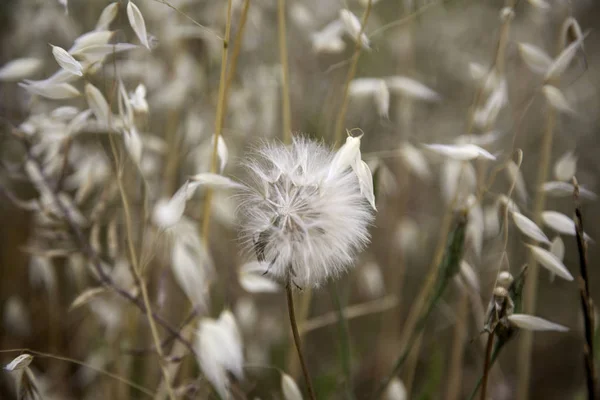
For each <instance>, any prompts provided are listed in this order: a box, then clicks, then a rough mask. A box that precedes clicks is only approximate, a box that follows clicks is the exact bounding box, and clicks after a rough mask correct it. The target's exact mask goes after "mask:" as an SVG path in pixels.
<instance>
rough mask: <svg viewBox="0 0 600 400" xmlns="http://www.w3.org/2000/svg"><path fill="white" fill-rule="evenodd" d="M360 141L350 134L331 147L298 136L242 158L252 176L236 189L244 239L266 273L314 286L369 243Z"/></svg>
mask: <svg viewBox="0 0 600 400" xmlns="http://www.w3.org/2000/svg"><path fill="white" fill-rule="evenodd" d="M359 145H360V139H359V138H353V137H349V138H348V141H347V142H346V144H345V145H344V146H342V148H340V150H338V151H337V152H333V151H332V150H330V149H329V148H327V147H325V146H324V145H322V144H319V143H317V142H314V141H311V140H309V139H306V138H302V137H297V138H295V139H294V141H293V143H292V145H290V146H284V145H281V144H275V145H266V146H265V147H263V148H262V149H260V150H259V151H258V152H257V154H256V155H255V156H254V157H252V158H250V159H249V160H248V161H247V162H246V163H245V165H246V167H247V168H248V170H249V171H250V174H251V176H252V180H253V182H252V183H251V184H250V185H249V188H248V189H247V190H244V192H243V194H242V196H241V197H242V199H241V200H242V201H241V206H240V211H241V214H242V218H243V223H242V224H243V227H242V238H243V239H244V241H245V244H246V245H247V246H248V247H249V248H250V249H251V250H252V251H253V252H254V253H255V254H256V257H257V258H258V259H259V261H261V262H264V265H265V271H268V274H270V275H272V276H274V277H276V278H278V279H280V280H283V281H285V282H287V280H288V279H291V280H292V282H293V283H294V284H295V285H297V286H299V287H308V286H312V287H317V286H319V285H320V284H322V283H323V282H324V281H325V280H326V279H327V278H329V277H332V276H336V275H338V274H340V273H341V272H343V271H344V270H345V269H346V268H348V266H349V265H350V264H352V262H353V260H354V256H355V255H356V253H357V252H358V251H360V250H362V248H363V247H364V246H365V245H366V244H367V243H368V241H369V233H368V230H367V228H368V226H369V224H370V223H371V222H372V221H373V213H372V207H371V206H370V205H369V201H367V198H369V199H372V181H371V175H370V171H368V167H366V164H364V162H363V161H362V160H361V159H360V149H359ZM364 168H366V171H367V172H366V173H365V170H364Z"/></svg>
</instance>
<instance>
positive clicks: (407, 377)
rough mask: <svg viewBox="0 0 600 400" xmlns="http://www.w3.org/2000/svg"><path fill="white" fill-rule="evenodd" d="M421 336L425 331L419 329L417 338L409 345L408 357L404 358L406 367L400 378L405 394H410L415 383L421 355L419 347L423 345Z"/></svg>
mask: <svg viewBox="0 0 600 400" xmlns="http://www.w3.org/2000/svg"><path fill="white" fill-rule="evenodd" d="M423 336H425V332H423V331H421V333H419V335H418V336H417V340H415V343H414V344H413V345H412V346H411V347H412V348H411V352H410V355H409V356H408V358H407V359H406V369H405V371H406V372H405V373H404V379H402V383H404V388H405V389H406V394H408V395H409V396H410V394H411V393H412V390H413V385H414V383H415V374H416V372H417V364H418V363H419V357H420V356H421V349H422V347H423Z"/></svg>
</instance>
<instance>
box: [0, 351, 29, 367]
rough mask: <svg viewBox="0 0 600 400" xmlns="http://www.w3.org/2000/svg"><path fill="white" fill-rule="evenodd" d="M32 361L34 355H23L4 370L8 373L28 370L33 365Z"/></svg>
mask: <svg viewBox="0 0 600 400" xmlns="http://www.w3.org/2000/svg"><path fill="white" fill-rule="evenodd" d="M31 361H33V356H32V355H29V354H21V355H20V356H18V357H16V358H15V359H14V360H12V361H11V362H10V363H8V364H7V365H6V366H5V367H4V369H5V370H7V371H19V370H21V369H25V368H27V367H28V366H29V364H31Z"/></svg>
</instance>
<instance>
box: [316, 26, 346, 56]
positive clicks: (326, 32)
mask: <svg viewBox="0 0 600 400" xmlns="http://www.w3.org/2000/svg"><path fill="white" fill-rule="evenodd" d="M343 32H344V24H343V23H342V21H340V20H339V18H338V19H336V20H334V21H333V22H330V23H329V24H327V26H325V27H324V28H323V29H322V30H320V31H319V32H316V33H313V34H312V36H311V41H312V48H313V50H314V51H315V52H317V53H321V52H323V53H340V52H342V51H344V49H345V48H346V42H344V40H343V39H342V38H341V35H342V33H343Z"/></svg>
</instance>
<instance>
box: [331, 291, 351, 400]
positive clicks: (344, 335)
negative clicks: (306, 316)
mask: <svg viewBox="0 0 600 400" xmlns="http://www.w3.org/2000/svg"><path fill="white" fill-rule="evenodd" d="M329 293H330V294H331V299H332V301H333V305H334V307H335V312H336V314H337V319H338V321H337V322H338V333H339V340H340V360H341V364H342V370H343V373H344V380H345V382H344V385H345V387H346V398H347V399H348V400H354V393H353V392H352V359H351V353H350V351H351V345H350V332H349V330H348V323H347V321H346V318H345V317H344V311H343V307H342V302H341V299H340V293H339V291H338V290H337V285H336V284H335V282H332V283H331V285H330V287H329Z"/></svg>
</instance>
